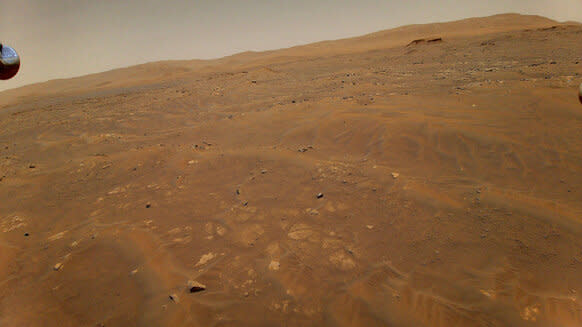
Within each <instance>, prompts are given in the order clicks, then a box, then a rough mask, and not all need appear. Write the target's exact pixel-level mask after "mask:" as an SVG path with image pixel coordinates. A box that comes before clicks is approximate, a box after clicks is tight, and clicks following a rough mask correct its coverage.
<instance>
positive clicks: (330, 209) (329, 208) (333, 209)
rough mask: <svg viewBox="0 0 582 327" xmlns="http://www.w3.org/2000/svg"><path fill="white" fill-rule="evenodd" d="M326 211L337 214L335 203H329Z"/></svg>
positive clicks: (326, 205)
mask: <svg viewBox="0 0 582 327" xmlns="http://www.w3.org/2000/svg"><path fill="white" fill-rule="evenodd" d="M324 208H325V210H327V211H329V212H335V210H336V208H335V207H334V205H333V203H332V202H331V201H328V202H327V203H326V204H325V206H324Z"/></svg>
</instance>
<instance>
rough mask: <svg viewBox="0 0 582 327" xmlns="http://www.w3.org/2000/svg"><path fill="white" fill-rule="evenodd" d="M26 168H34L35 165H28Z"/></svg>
mask: <svg viewBox="0 0 582 327" xmlns="http://www.w3.org/2000/svg"><path fill="white" fill-rule="evenodd" d="M28 168H30V169H33V168H36V165H34V164H30V165H29V166H28Z"/></svg>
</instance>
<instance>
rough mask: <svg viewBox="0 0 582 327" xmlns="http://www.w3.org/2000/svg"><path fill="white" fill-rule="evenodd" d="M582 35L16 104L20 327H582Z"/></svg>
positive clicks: (353, 51) (468, 32)
mask: <svg viewBox="0 0 582 327" xmlns="http://www.w3.org/2000/svg"><path fill="white" fill-rule="evenodd" d="M581 40H582V25H581V24H579V23H575V22H564V23H560V22H556V21H552V20H550V19H547V18H543V17H540V16H525V15H517V14H506V15H497V16H491V17H485V18H471V19H466V20H461V21H455V22H449V23H438V24H428V25H411V26H404V27H400V28H396V29H392V30H387V31H381V32H377V33H373V34H369V35H365V36H361V37H356V38H351V39H343V40H335V41H325V42H320V43H315V44H309V45H304V46H297V47H293V48H288V49H281V50H274V51H267V52H245V53H240V54H237V55H233V56H230V57H226V58H221V59H216V60H192V61H164V62H155V63H148V64H143V65H139V66H134V67H128V68H123V69H117V70H113V71H108V72H104V73H99V74H94V75H88V76H83V77H78V78H73V79H66V80H54V81H49V82H46V83H40V84H34V85H29V86H25V87H21V88H18V89H13V90H7V91H4V92H1V93H0V199H1V201H0V326H63V327H66V326H172V327H173V326H362V327H363V326H425V327H441V326H442V327H445V326H447V327H451V326H563V327H574V326H582V201H581V200H582V105H581V104H580V102H579V100H578V90H579V85H580V83H581V82H582V76H581V73H582V42H581ZM23 58H24V57H23ZM23 65H26V62H25V61H24V60H23Z"/></svg>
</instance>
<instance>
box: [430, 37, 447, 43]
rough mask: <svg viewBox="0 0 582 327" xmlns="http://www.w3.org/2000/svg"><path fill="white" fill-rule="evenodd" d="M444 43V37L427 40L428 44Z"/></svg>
mask: <svg viewBox="0 0 582 327" xmlns="http://www.w3.org/2000/svg"><path fill="white" fill-rule="evenodd" d="M442 41H443V38H442V37H435V38H432V39H428V40H426V42H427V43H434V42H442Z"/></svg>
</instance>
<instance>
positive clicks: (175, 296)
mask: <svg viewBox="0 0 582 327" xmlns="http://www.w3.org/2000/svg"><path fill="white" fill-rule="evenodd" d="M169 298H170V300H172V301H174V302H176V303H180V298H179V297H178V295H177V294H175V293H174V294H170V296H169Z"/></svg>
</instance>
